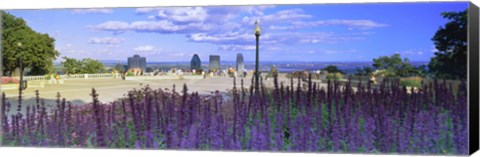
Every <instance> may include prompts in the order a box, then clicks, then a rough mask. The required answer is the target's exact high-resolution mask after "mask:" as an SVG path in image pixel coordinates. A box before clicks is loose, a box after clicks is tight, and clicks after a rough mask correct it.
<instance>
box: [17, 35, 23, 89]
mask: <svg viewBox="0 0 480 157" xmlns="http://www.w3.org/2000/svg"><path fill="white" fill-rule="evenodd" d="M17 46H18V48H19V49H20V57H19V58H18V65H19V67H20V85H19V88H18V90H19V92H20V94H21V92H22V90H23V59H22V43H21V42H18V43H17Z"/></svg>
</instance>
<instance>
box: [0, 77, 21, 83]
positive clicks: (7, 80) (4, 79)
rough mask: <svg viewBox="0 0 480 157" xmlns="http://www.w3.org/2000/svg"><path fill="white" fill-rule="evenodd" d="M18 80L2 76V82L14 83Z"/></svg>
mask: <svg viewBox="0 0 480 157" xmlns="http://www.w3.org/2000/svg"><path fill="white" fill-rule="evenodd" d="M19 82H20V81H18V80H17V79H16V78H13V77H2V84H15V83H19Z"/></svg>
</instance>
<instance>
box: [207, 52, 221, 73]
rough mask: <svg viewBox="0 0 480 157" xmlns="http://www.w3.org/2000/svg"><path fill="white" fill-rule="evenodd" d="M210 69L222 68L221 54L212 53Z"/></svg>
mask: <svg viewBox="0 0 480 157" xmlns="http://www.w3.org/2000/svg"><path fill="white" fill-rule="evenodd" d="M209 69H210V70H217V71H218V70H220V56H219V55H210V66H209Z"/></svg>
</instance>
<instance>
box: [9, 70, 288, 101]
mask: <svg viewBox="0 0 480 157" xmlns="http://www.w3.org/2000/svg"><path fill="white" fill-rule="evenodd" d="M281 81H283V82H284V83H289V80H288V79H287V78H281V79H279V82H281ZM236 82H237V87H239V86H240V78H237V79H236ZM264 83H265V84H266V86H273V79H269V80H265V81H264ZM147 84H148V85H149V86H150V87H151V88H154V89H158V88H162V89H164V88H168V89H172V87H173V85H174V84H175V86H176V91H177V92H181V90H182V89H183V84H186V85H187V87H188V91H189V93H191V92H193V91H196V92H199V94H210V93H211V92H214V91H216V90H219V91H220V92H226V91H227V89H232V88H233V78H231V77H211V78H209V77H207V78H205V79H169V80H122V79H110V78H107V79H78V80H65V81H64V83H63V84H46V85H45V87H43V88H41V87H29V88H27V89H26V90H24V91H23V94H22V97H23V103H22V104H35V90H38V91H39V93H40V98H42V99H44V100H45V102H46V104H51V105H53V104H55V103H56V102H55V101H56V96H57V92H60V94H61V97H62V98H66V99H67V100H68V101H71V102H73V104H85V103H89V102H91V101H92V97H91V96H90V93H91V92H92V88H95V89H96V90H97V93H98V94H99V99H100V101H101V102H111V101H114V100H116V99H118V98H121V97H123V96H124V95H125V94H126V93H127V92H128V91H130V90H132V89H134V88H136V89H139V88H141V87H142V85H147ZM250 84H251V77H248V78H244V87H249V86H250ZM2 92H5V94H6V96H7V98H8V101H9V102H10V103H11V104H12V105H13V106H12V109H14V108H16V107H14V106H16V105H17V104H18V90H4V91H2ZM23 106H25V105H23Z"/></svg>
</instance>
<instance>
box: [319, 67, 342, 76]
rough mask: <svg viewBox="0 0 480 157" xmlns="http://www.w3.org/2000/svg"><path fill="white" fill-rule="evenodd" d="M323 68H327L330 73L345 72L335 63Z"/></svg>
mask: <svg viewBox="0 0 480 157" xmlns="http://www.w3.org/2000/svg"><path fill="white" fill-rule="evenodd" d="M322 70H325V71H327V72H328V73H341V74H345V73H344V72H343V71H341V70H340V69H338V67H337V66H334V65H329V66H327V67H325V68H323V69H322Z"/></svg>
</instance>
